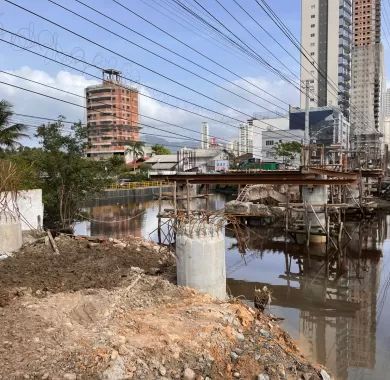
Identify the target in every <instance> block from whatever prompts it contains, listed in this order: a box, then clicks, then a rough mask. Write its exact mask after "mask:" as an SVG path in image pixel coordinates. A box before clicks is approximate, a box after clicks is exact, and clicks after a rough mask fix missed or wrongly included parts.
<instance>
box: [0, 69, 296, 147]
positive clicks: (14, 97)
mask: <svg viewBox="0 0 390 380" xmlns="http://www.w3.org/2000/svg"><path fill="white" fill-rule="evenodd" d="M8 72H9V73H11V74H15V75H20V76H22V77H26V78H28V79H30V80H34V81H36V82H41V83H44V84H46V85H50V86H53V87H57V88H60V89H62V90H65V91H69V92H72V93H76V94H78V95H81V96H84V89H85V87H87V86H90V85H93V84H97V83H98V81H97V80H95V79H93V80H92V79H88V78H87V77H85V76H83V75H78V74H73V73H70V72H68V71H59V72H58V73H57V74H56V75H50V74H48V73H47V72H45V71H41V70H34V69H32V68H30V67H28V66H24V67H22V68H20V69H17V70H8ZM245 79H246V80H247V81H250V82H252V83H254V84H255V85H256V86H258V87H260V88H264V89H265V90H266V91H267V92H270V93H271V94H272V95H274V96H276V97H279V98H282V99H283V100H285V101H286V102H287V103H292V104H294V103H295V104H296V103H297V101H298V97H297V90H295V89H293V88H292V87H291V86H289V85H286V84H285V82H283V81H272V82H271V81H269V80H267V79H264V78H261V77H259V78H250V77H248V78H245ZM0 80H1V81H4V82H7V83H11V84H13V85H17V86H20V87H24V88H27V89H29V90H32V91H37V92H41V93H44V94H45V95H49V96H53V97H58V98H61V99H63V100H66V101H69V102H72V103H75V104H78V105H80V106H84V99H83V98H81V97H76V96H72V95H70V94H65V93H62V92H59V91H56V90H54V89H50V88H47V87H43V86H41V85H39V84H36V83H31V82H28V81H25V80H23V79H19V78H16V77H12V76H9V75H6V74H3V73H0ZM235 83H237V84H238V85H240V86H241V87H243V88H246V89H248V90H250V91H251V92H253V93H255V94H258V95H259V96H261V97H264V98H265V99H268V100H270V101H272V102H275V103H278V104H281V106H282V107H283V108H285V110H286V112H287V109H288V106H287V105H285V104H284V105H283V104H282V103H280V102H277V101H276V100H275V99H273V98H272V97H271V96H269V95H266V94H264V93H263V92H261V91H260V90H258V89H256V88H255V87H253V86H251V85H250V84H248V83H247V82H246V81H244V80H241V79H240V80H237V81H235ZM224 86H225V87H227V88H229V89H230V90H232V91H234V92H236V93H239V94H241V95H242V96H244V97H246V98H248V99H250V100H252V101H253V102H255V103H259V104H260V105H264V106H266V107H267V108H270V109H271V110H276V108H275V107H274V106H272V105H270V104H267V103H266V102H264V101H263V100H261V99H259V98H258V97H257V96H256V95H251V94H249V93H248V92H246V91H243V90H240V89H239V88H237V87H236V86H233V85H231V84H224ZM194 87H196V86H194ZM139 90H140V92H142V93H144V94H146V95H149V96H153V97H155V98H158V99H160V100H164V101H167V102H169V103H172V104H175V105H179V106H181V107H183V108H186V109H190V110H192V111H194V112H197V113H200V114H205V115H207V114H209V115H210V116H212V117H213V118H214V119H217V120H220V123H218V122H215V121H209V125H210V134H211V135H213V136H217V137H221V138H223V139H230V138H232V137H234V138H235V137H236V136H237V135H238V130H237V129H235V128H233V127H229V126H226V125H224V124H223V123H224V122H226V123H228V124H233V125H236V126H238V122H235V121H234V120H229V119H228V118H223V117H222V116H220V115H216V114H212V113H208V112H207V111H205V110H202V109H198V108H197V107H194V106H190V105H188V104H185V103H183V102H180V101H177V100H175V99H171V98H169V97H162V95H161V94H158V93H156V94H154V93H151V92H150V91H149V90H147V89H145V88H142V87H141V88H140V89H139ZM169 91H171V90H169ZM208 95H209V96H212V97H214V98H216V99H218V100H220V101H221V102H223V103H226V104H229V105H232V106H233V107H234V108H236V109H239V110H240V111H242V112H244V113H245V114H248V115H253V114H254V113H261V112H264V110H263V109H261V107H258V106H256V105H255V104H252V103H249V102H247V101H245V100H242V99H240V98H238V97H237V96H235V95H233V94H229V93H227V92H226V91H223V90H221V89H211V91H210V93H208ZM183 97H185V96H183ZM0 98H1V99H6V100H8V101H9V102H10V103H11V104H13V105H14V112H16V113H21V114H28V115H36V116H42V117H48V118H57V117H58V115H64V116H65V117H66V119H67V120H69V121H78V120H81V121H83V122H85V109H84V108H82V107H77V106H74V105H71V104H66V103H63V102H59V101H56V100H54V99H49V98H46V97H43V96H40V95H35V94H33V93H29V92H26V91H22V90H19V89H16V88H12V87H10V86H6V85H3V84H0ZM194 102H195V103H199V104H205V105H206V106H207V107H209V108H212V109H215V110H218V111H219V112H221V113H223V114H225V115H228V116H232V117H235V118H237V119H240V120H245V119H246V118H247V117H246V116H245V115H243V114H240V113H237V112H235V111H233V110H231V109H229V108H225V107H223V106H218V104H212V102H209V101H208V102H207V103H205V102H204V99H202V98H201V97H200V96H198V97H196V98H195V100H194ZM277 112H280V113H283V112H282V111H281V110H280V109H279V110H278V111H277ZM268 113H269V112H268ZM140 114H141V115H145V116H150V117H152V118H156V119H160V120H163V121H166V122H168V123H172V124H178V125H180V126H183V127H186V128H189V129H192V130H194V131H195V132H190V131H188V130H182V129H179V128H176V127H173V126H169V125H166V124H164V123H161V122H158V121H153V120H151V119H148V118H146V117H141V123H143V124H148V125H151V126H154V127H157V128H161V129H162V130H164V131H166V132H162V131H159V130H155V129H152V128H148V127H143V131H144V132H147V133H153V134H156V135H161V134H162V135H170V132H171V133H172V135H176V136H177V134H178V133H179V134H181V135H185V136H191V137H193V138H196V139H199V138H200V132H198V131H200V123H201V121H204V120H203V119H202V118H201V117H199V116H196V115H193V114H190V113H188V112H185V111H182V110H179V109H177V108H173V107H170V106H168V105H164V104H163V103H160V102H158V101H157V100H154V99H150V98H148V97H145V96H140ZM273 116H275V115H273ZM15 118H16V117H15ZM18 119H20V120H21V121H24V122H25V123H32V124H38V122H37V121H33V120H32V119H23V118H20V117H19V118H18ZM177 137H179V138H182V137H181V136H177ZM172 141H174V140H172ZM29 145H34V140H33V139H32V140H31V141H30V142H29Z"/></svg>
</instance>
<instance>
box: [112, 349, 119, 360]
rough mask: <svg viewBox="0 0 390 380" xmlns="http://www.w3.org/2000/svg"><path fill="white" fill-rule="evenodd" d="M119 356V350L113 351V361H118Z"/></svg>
mask: <svg viewBox="0 0 390 380" xmlns="http://www.w3.org/2000/svg"><path fill="white" fill-rule="evenodd" d="M118 356H119V353H118V351H117V350H112V352H111V360H116V359H117V357H118Z"/></svg>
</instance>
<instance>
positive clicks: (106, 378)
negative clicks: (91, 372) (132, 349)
mask: <svg viewBox="0 0 390 380" xmlns="http://www.w3.org/2000/svg"><path fill="white" fill-rule="evenodd" d="M125 376H126V368H125V363H124V362H123V359H122V358H121V357H120V356H118V358H117V359H116V360H114V361H112V362H111V363H110V365H109V366H108V368H107V369H106V370H105V371H104V372H103V374H102V377H101V379H102V380H117V379H123V378H124V377H125Z"/></svg>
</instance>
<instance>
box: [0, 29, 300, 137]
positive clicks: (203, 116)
mask: <svg viewBox="0 0 390 380" xmlns="http://www.w3.org/2000/svg"><path fill="white" fill-rule="evenodd" d="M0 30H3V31H5V32H8V33H10V34H11V35H14V36H17V37H19V38H23V39H25V40H27V41H29V42H32V43H34V44H36V45H38V46H42V47H44V48H46V49H49V50H51V51H55V52H56V53H58V54H62V55H64V56H65V57H68V58H71V59H73V60H76V61H78V62H81V63H83V64H87V65H89V66H91V67H94V68H97V69H99V70H100V71H101V70H103V68H102V67H99V66H97V65H95V64H91V63H89V62H87V61H85V60H82V59H79V58H75V57H73V56H71V55H69V54H66V53H63V52H61V51H59V50H57V49H54V48H51V47H50V46H47V45H44V44H41V43H39V42H35V41H33V40H31V39H29V38H27V37H23V36H21V35H19V34H17V33H13V32H11V31H9V30H7V29H3V28H1V27H0ZM0 41H3V42H5V43H7V44H10V45H13V46H17V47H19V48H21V49H23V50H25V51H28V52H30V53H32V54H35V55H38V56H40V57H43V58H45V59H49V60H51V61H53V62H56V63H58V64H60V65H63V66H65V67H69V68H71V69H74V70H76V71H79V72H81V73H83V74H87V75H89V76H91V77H95V78H97V79H100V77H97V76H96V75H93V74H90V73H87V72H85V71H83V70H80V69H78V68H75V67H74V66H71V65H68V64H66V63H63V62H60V61H58V60H55V59H53V58H50V57H46V56H44V55H42V54H40V53H37V52H34V51H32V50H30V49H27V48H25V47H23V46H20V45H17V44H15V43H12V42H9V41H6V40H4V39H1V38H0ZM123 78H124V79H127V80H129V79H128V78H126V77H123ZM136 83H139V84H141V83H140V82H136ZM141 85H143V86H144V87H146V88H149V89H152V90H154V91H157V92H160V93H162V94H164V95H168V96H171V97H173V98H175V99H178V100H181V101H184V102H186V103H188V104H191V105H194V106H196V107H199V108H202V109H205V110H207V111H210V112H213V113H215V114H218V115H221V116H223V117H227V118H230V119H232V120H236V121H238V122H240V123H243V121H242V120H239V119H236V118H234V117H231V116H228V115H225V114H223V113H221V112H218V111H215V110H211V109H209V108H207V107H204V106H200V105H198V104H196V103H193V102H189V101H187V100H185V99H182V98H180V97H177V96H174V95H171V94H169V93H167V92H164V91H161V90H158V89H155V88H153V87H151V86H148V85H144V84H141ZM122 87H123V86H122ZM139 94H140V95H141V96H144V97H147V98H150V99H153V100H156V101H158V102H161V103H163V104H167V105H169V106H171V107H174V108H177V109H180V110H182V111H185V112H188V113H191V114H194V115H197V116H201V117H202V118H203V120H204V119H205V118H206V119H209V120H213V121H216V122H218V123H220V124H223V125H227V126H230V127H233V128H235V129H240V128H239V127H237V126H236V125H233V124H229V123H226V122H222V121H220V120H218V119H214V118H212V117H210V116H205V115H203V114H200V113H198V112H195V111H191V110H187V109H185V108H182V107H180V106H177V105H174V104H171V103H169V102H166V101H163V100H160V99H158V98H155V97H152V96H150V95H146V94H143V93H141V92H139ZM259 121H260V122H261V123H263V124H265V125H268V126H270V127H272V128H274V129H276V130H279V128H276V127H274V126H273V125H271V124H269V123H266V122H264V121H262V120H259ZM258 128H262V127H260V126H258ZM275 133H278V132H275ZM281 133H284V134H285V135H293V134H292V133H290V132H288V131H283V130H281V131H280V132H279V133H278V134H281ZM254 134H258V135H260V134H259V133H257V132H254ZM281 136H283V135H282V134H281ZM293 136H294V137H295V135H293Z"/></svg>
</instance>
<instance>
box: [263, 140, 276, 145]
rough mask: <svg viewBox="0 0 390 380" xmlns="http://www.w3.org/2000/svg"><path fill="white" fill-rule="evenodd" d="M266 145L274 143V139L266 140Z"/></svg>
mask: <svg viewBox="0 0 390 380" xmlns="http://www.w3.org/2000/svg"><path fill="white" fill-rule="evenodd" d="M265 145H266V146H270V145H274V140H267V141H266V142H265Z"/></svg>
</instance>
